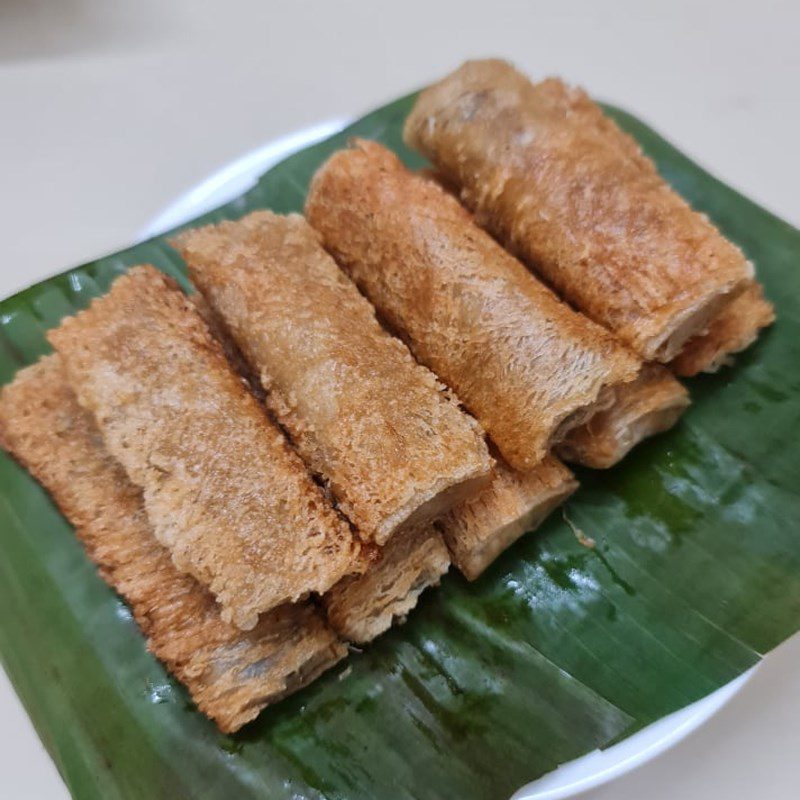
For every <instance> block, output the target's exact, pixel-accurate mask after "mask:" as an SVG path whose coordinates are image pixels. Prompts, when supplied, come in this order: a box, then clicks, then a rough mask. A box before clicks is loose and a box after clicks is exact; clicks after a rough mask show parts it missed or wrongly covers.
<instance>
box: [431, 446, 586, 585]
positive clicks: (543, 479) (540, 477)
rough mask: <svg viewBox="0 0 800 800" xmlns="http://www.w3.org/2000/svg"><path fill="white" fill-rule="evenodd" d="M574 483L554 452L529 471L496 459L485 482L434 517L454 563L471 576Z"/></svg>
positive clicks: (544, 513)
mask: <svg viewBox="0 0 800 800" xmlns="http://www.w3.org/2000/svg"><path fill="white" fill-rule="evenodd" d="M577 488H578V482H577V481H576V480H575V478H574V476H573V475H572V473H571V472H570V471H569V470H568V469H567V468H566V467H565V466H564V465H563V464H562V463H561V462H559V461H558V460H557V459H555V458H553V457H552V456H548V457H547V458H545V460H544V461H543V462H542V463H541V464H539V466H538V467H536V468H535V469H533V470H531V471H530V472H517V471H516V470H514V469H512V468H511V467H509V466H508V464H506V463H504V462H503V461H502V460H498V462H497V464H496V465H495V468H494V471H493V474H492V481H491V483H490V484H489V486H488V487H487V488H486V489H484V490H483V491H481V492H479V493H478V494H476V495H475V496H474V497H472V498H470V499H469V500H467V501H466V502H465V503H462V504H461V505H460V506H458V507H457V508H454V509H453V510H452V511H451V512H450V513H449V514H446V515H445V516H444V517H443V518H442V519H441V520H440V521H439V523H438V524H439V527H440V528H441V530H442V534H443V536H444V540H445V542H446V544H447V548H448V550H449V551H450V556H451V558H452V559H453V563H454V564H455V565H456V566H457V567H458V568H459V569H460V570H461V572H462V573H463V574H464V575H465V577H466V578H467V579H468V580H471V581H473V580H475V578H477V577H478V576H479V575H480V574H481V573H482V572H483V571H484V570H485V569H486V567H488V566H489V564H491V563H492V562H493V561H494V560H495V558H497V556H499V555H500V553H502V552H503V551H504V550H505V549H506V548H507V547H509V546H510V545H512V544H513V543H514V542H516V541H517V539H519V537H520V536H522V534H523V533H525V532H526V531H532V530H534V529H535V528H537V527H538V526H539V525H540V524H541V523H542V522H543V521H544V520H545V519H546V518H547V516H548V514H550V512H551V511H552V510H553V509H554V508H557V507H558V506H559V505H561V503H563V502H564V501H565V500H566V499H567V498H568V497H569V496H570V495H571V494H572V493H573V492H574V491H575V490H576V489H577Z"/></svg>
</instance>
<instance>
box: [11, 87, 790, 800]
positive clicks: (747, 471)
mask: <svg viewBox="0 0 800 800" xmlns="http://www.w3.org/2000/svg"><path fill="white" fill-rule="evenodd" d="M412 102H413V97H405V98H402V99H400V100H398V101H396V102H394V103H391V104H390V105H387V106H385V107H384V108H381V109H379V110H377V111H375V112H374V113H372V114H369V115H368V116H366V117H364V118H363V119H361V120H360V121H358V122H356V123H355V124H354V125H352V126H351V127H350V128H349V129H347V130H346V131H344V132H342V133H341V134H339V135H336V136H334V137H333V138H331V139H330V140H327V141H325V142H323V143H321V144H318V145H316V146H314V147H311V148H309V149H307V150H305V151H303V152H300V153H298V154H296V155H294V156H292V157H290V158H289V159H287V160H286V161H284V162H283V163H281V164H279V165H278V166H276V167H275V168H273V169H272V170H270V172H269V173H267V174H266V175H264V176H263V177H262V178H261V179H260V181H259V182H258V184H257V185H256V186H255V187H254V188H252V189H251V190H250V191H248V192H247V193H246V194H245V195H244V196H242V197H240V198H239V199H237V200H235V201H233V202H232V203H230V204H228V205H226V206H225V207H223V208H220V209H218V210H217V211H214V212H212V213H211V214H208V215H206V216H205V217H203V220H202V221H211V220H220V219H224V218H236V217H239V216H241V215H242V214H245V213H247V212H249V211H251V210H253V209H256V208H263V207H267V208H272V209H275V210H277V211H283V212H285V211H298V210H300V209H301V208H302V202H303V198H304V195H305V191H306V187H307V185H308V181H309V178H310V177H311V175H312V174H313V172H314V170H315V169H316V168H317V167H318V166H319V164H320V163H321V162H322V161H323V160H324V159H325V158H326V157H327V156H328V155H329V154H330V153H331V152H333V151H334V150H336V149H337V148H339V147H341V146H343V145H344V144H345V143H346V142H347V140H348V138H349V137H351V136H353V135H360V136H366V137H370V138H374V139H378V140H380V141H382V142H384V143H385V144H387V145H388V146H390V147H391V148H393V149H394V150H395V151H396V152H398V153H399V154H400V155H401V157H402V158H403V159H404V160H406V162H407V163H408V164H409V165H411V166H418V165H420V163H421V161H420V160H419V158H418V157H417V156H415V155H414V154H412V153H411V152H409V151H408V150H407V149H406V148H405V147H404V146H403V144H402V141H401V135H400V131H401V126H402V121H403V119H404V117H405V115H406V114H407V112H408V110H409V109H410V107H411V103H412ZM607 110H608V112H609V113H610V114H612V116H613V117H614V118H615V119H616V120H617V121H618V122H619V123H620V124H621V125H622V127H624V128H625V129H626V130H627V131H629V132H630V133H631V134H633V135H634V136H635V137H636V138H637V139H638V140H639V142H640V143H641V144H642V146H643V147H644V149H645V150H646V151H647V152H648V153H649V154H650V155H651V156H652V157H653V158H654V159H655V160H656V162H657V164H658V166H659V169H660V170H661V172H662V174H663V175H664V176H665V177H666V178H667V180H668V181H670V183H671V184H672V185H673V186H675V187H676V189H677V190H678V191H680V192H681V193H682V194H683V195H684V196H685V197H687V198H688V200H689V201H690V202H691V203H693V204H694V205H695V206H696V207H697V208H699V209H701V210H702V211H705V212H706V213H708V214H709V216H710V217H711V218H712V219H713V220H714V221H715V222H716V223H717V224H718V225H719V226H720V227H721V228H722V230H723V231H724V232H725V233H726V234H727V235H729V236H730V237H731V238H732V239H734V240H735V241H736V242H738V243H739V244H740V245H741V246H742V247H743V248H744V250H745V251H746V253H747V254H748V256H749V257H750V258H752V259H753V261H754V262H755V263H756V265H757V267H758V270H759V275H760V277H761V279H762V280H763V282H764V283H765V285H766V291H767V295H768V296H769V297H770V298H771V299H773V300H774V301H775V302H776V305H777V312H778V322H777V324H776V325H775V326H774V327H773V328H772V329H771V330H769V331H767V332H766V333H765V334H764V335H763V336H762V337H761V339H760V341H759V342H758V344H757V345H756V346H754V347H753V348H751V349H750V350H749V351H748V352H747V353H745V354H744V355H742V356H741V357H740V358H739V359H738V360H737V364H736V366H735V367H734V368H732V369H726V370H724V371H722V372H720V373H719V374H717V375H712V376H704V377H701V378H699V379H695V380H692V381H690V389H691V393H692V397H693V400H694V404H693V406H692V408H691V409H690V410H689V412H688V413H687V414H686V415H685V417H684V419H683V420H682V421H681V423H680V424H679V425H678V426H677V427H676V428H675V429H674V430H672V431H670V432H669V433H667V434H665V435H662V436H659V437H657V438H656V439H654V440H652V441H650V442H647V443H645V444H644V445H642V446H640V447H639V448H638V449H637V450H636V451H635V452H634V453H632V454H631V455H630V456H629V457H628V458H627V459H626V460H625V462H624V463H623V464H621V465H620V466H619V467H617V468H615V469H613V470H610V471H607V472H591V471H582V472H580V474H579V478H580V480H581V483H582V488H581V490H580V491H579V492H578V494H577V495H576V497H575V498H574V499H573V500H572V501H571V502H570V503H569V505H568V506H567V508H566V511H565V514H563V515H562V513H561V512H557V513H556V514H554V515H553V516H552V518H551V519H550V520H549V522H548V523H547V524H546V525H545V526H544V527H543V528H542V529H541V530H540V531H539V532H538V533H536V534H535V535H530V536H528V537H525V538H523V540H522V541H520V542H519V543H518V544H517V545H516V546H515V547H513V548H511V549H510V550H509V551H508V552H507V553H506V554H505V555H504V556H503V557H502V558H500V559H499V560H498V562H496V563H495V565H494V566H493V567H492V568H491V569H490V570H489V571H488V572H487V573H486V574H485V575H484V576H483V577H482V579H481V580H479V581H477V582H476V583H474V584H467V583H466V582H465V581H464V580H463V579H461V578H460V577H459V576H458V575H456V574H451V575H450V576H448V577H447V578H446V579H445V580H444V581H443V585H442V587H441V589H440V590H438V591H430V592H428V593H427V594H426V595H425V596H424V598H423V599H422V602H421V604H420V607H419V608H418V610H417V611H416V612H415V613H414V614H413V615H412V617H411V619H410V620H409V621H408V623H407V624H406V625H404V626H402V627H400V628H397V629H395V630H393V631H391V632H390V633H389V634H387V635H386V636H384V637H382V638H381V639H380V640H379V641H377V642H375V643H374V644H372V645H371V646H369V647H367V648H366V649H365V650H364V652H362V653H353V654H352V655H351V656H350V659H349V665H350V667H351V668H352V669H351V670H348V671H347V672H345V671H344V670H343V669H341V668H340V669H337V670H334V671H333V672H332V673H329V674H328V675H326V676H325V677H323V678H322V679H321V680H319V681H318V682H317V683H315V684H314V685H313V686H311V687H309V688H308V689H306V690H304V691H303V692H301V693H299V694H297V695H295V696H294V697H291V698H289V699H287V700H285V701H284V702H282V703H280V704H278V705H277V706H275V707H273V708H269V709H267V710H266V711H265V712H264V713H263V714H262V715H261V717H260V718H259V719H258V720H257V721H256V722H254V723H253V724H251V725H249V726H248V727H246V728H245V729H244V730H243V731H241V732H240V733H239V734H237V735H235V736H223V735H222V734H220V733H219V732H218V731H217V730H216V728H215V727H214V726H213V725H212V724H211V723H210V722H208V721H207V720H206V719H205V718H203V717H202V715H200V714H199V713H198V712H197V711H196V709H195V708H194V707H193V705H192V703H191V702H190V700H189V698H188V696H187V694H186V692H185V691H184V689H183V688H182V687H181V686H180V685H179V684H177V683H176V682H175V681H173V680H172V679H171V678H170V677H169V676H168V675H167V674H166V673H165V671H164V669H163V668H162V667H161V665H160V664H159V663H158V662H157V661H155V660H154V659H153V658H152V657H151V656H150V655H149V654H148V653H147V652H146V650H145V646H144V641H143V639H142V637H141V635H140V634H139V632H138V630H137V628H136V626H135V625H134V624H133V622H132V620H131V618H130V614H129V613H128V610H127V608H126V607H125V605H124V604H123V603H122V602H121V601H120V600H119V598H117V597H116V596H115V595H114V594H113V592H111V591H110V590H109V589H108V588H107V587H106V586H105V585H104V584H103V583H102V581H101V580H100V579H99V577H98V576H97V574H96V572H95V570H94V568H93V567H92V566H91V565H90V564H89V562H88V561H87V559H86V558H85V556H84V554H83V552H82V550H81V548H80V546H79V544H78V542H77V541H76V539H75V537H74V536H73V533H72V530H71V529H70V526H69V525H68V524H67V523H66V521H65V520H64V519H63V518H62V516H61V515H60V514H59V512H58V511H57V510H56V509H55V508H54V506H53V505H52V503H51V502H50V500H49V498H48V496H47V495H46V493H45V492H44V491H42V489H41V488H40V487H39V486H38V485H37V484H36V483H35V482H34V481H33V480H32V479H31V478H30V477H29V476H28V475H27V474H26V473H25V471H24V470H22V469H20V468H19V467H18V466H17V465H16V464H15V463H14V462H13V461H12V460H11V459H9V458H8V457H6V456H5V455H2V456H0V537H1V538H2V545H1V546H2V559H1V560H0V604H1V605H2V608H3V614H2V619H1V620H0V653H2V661H3V665H4V667H5V669H6V671H7V672H8V674H9V676H10V678H11V680H12V682H13V684H14V686H15V688H16V691H17V692H18V693H19V695H20V697H21V698H22V701H23V703H24V704H25V707H26V708H27V710H28V713H29V714H30V716H31V718H32V719H33V722H34V724H35V725H36V728H37V730H38V733H39V735H40V737H41V738H42V740H43V742H44V743H45V745H46V747H47V749H48V750H49V752H50V754H51V756H52V758H53V759H54V761H55V762H56V764H57V765H58V768H59V770H60V772H61V775H62V776H63V778H64V780H65V782H66V784H67V786H68V787H69V789H70V791H71V792H72V794H73V795H74V796H75V797H76V798H103V800H109V799H111V798H131V797H136V798H140V797H147V798H149V799H150V800H153V799H156V798H169V800H174V798H188V797H203V798H207V799H208V800H212V799H214V798H233V797H235V798H256V797H258V798H276V799H278V800H280V799H281V798H286V800H288V799H289V798H348V799H350V798H352V799H353V800H355V799H357V798H364V800H380V799H381V798H391V799H392V800H395V799H396V798H452V797H459V798H464V799H465V800H473V799H474V800H478V799H479V798H487V799H489V798H503V797H507V796H509V795H510V794H511V793H512V792H513V791H514V790H515V789H516V788H518V787H519V786H520V785H522V784H524V783H526V782H527V781H530V780H532V779H534V778H536V777H537V776H539V775H541V774H543V773H545V772H547V771H549V770H552V769H553V768H555V767H556V766H557V765H558V764H560V763H562V762H565V761H568V760H570V759H573V758H575V757H577V756H579V755H581V754H582V753H585V752H587V751H590V750H592V749H594V748H597V747H604V746H606V745H608V744H609V743H611V742H614V741H616V740H619V739H620V738H622V737H625V736H627V735H629V734H631V733H632V732H634V731H636V730H638V729H639V728H641V727H643V726H645V725H647V724H648V723H650V722H652V721H654V720H656V719H658V718H659V717H661V716H663V715H665V714H668V713H670V712H672V711H675V710H677V709H679V708H681V707H683V706H685V705H686V704H688V703H691V702H693V701H695V700H697V699H699V698H701V697H703V696H705V695H707V694H708V693H710V692H712V691H713V690H715V689H717V688H718V687H720V686H722V685H724V684H725V683H727V682H728V681H730V680H732V679H733V678H735V677H737V676H738V675H740V674H741V673H742V672H743V671H745V670H747V669H748V668H749V667H751V666H752V665H753V664H755V663H756V662H757V661H758V660H759V659H760V658H761V656H762V655H763V654H764V653H766V652H767V651H769V650H770V649H772V648H773V647H775V646H776V645H777V644H779V643H780V642H781V641H782V640H784V639H785V638H787V637H788V636H790V635H791V634H792V633H794V632H795V630H796V629H797V628H798V626H800V539H799V538H798V522H799V521H800V495H799V494H798V491H797V486H796V484H797V476H798V474H799V473H800V453H799V452H798V449H797V447H796V445H795V436H796V431H797V430H798V427H799V426H800V394H799V393H798V390H800V372H798V370H797V365H798V363H800V307H799V306H798V301H799V300H800V270H798V263H800V232H798V231H796V230H794V229H792V228H791V227H790V226H789V225H787V224H786V223H784V222H782V221H781V220H779V219H777V218H775V217H774V216H772V215H771V214H769V213H768V212H766V211H764V210H763V209H761V208H759V207H758V206H756V205H754V204H753V203H751V202H750V201H749V200H747V199H745V198H744V197H742V196H740V195H739V194H737V193H736V192H734V191H733V190H731V189H730V188H728V187H726V186H724V185H723V184H722V183H720V182H719V181H717V180H716V179H714V178H713V177H711V176H710V175H709V174H708V173H706V172H704V171H703V170H702V169H700V168H699V167H697V166H696V165H695V164H693V163H692V162H691V161H689V160H688V159H687V158H686V157H684V156H683V155H681V154H680V153H679V152H677V151H676V150H675V149H674V148H673V147H671V146H670V145H669V144H667V143H666V142H665V141H664V140H663V139H661V138H660V137H659V136H658V135H657V134H655V133H654V132H653V131H652V130H650V129H649V128H647V127H646V126H644V125H643V124H642V123H640V122H638V121H637V120H636V119H634V118H633V117H631V116H629V115H628V114H626V113H624V112H622V111H619V110H617V109H614V108H608V109H607ZM141 262H150V263H153V264H155V265H156V266H158V267H159V268H161V269H163V270H164V271H165V272H167V273H169V274H171V275H173V276H175V277H177V278H178V279H179V280H181V281H183V282H184V284H185V277H184V272H183V265H182V264H181V262H180V259H179V258H178V257H177V255H176V254H175V253H174V252H173V251H172V250H171V249H170V248H169V246H168V245H167V244H166V242H165V238H163V237H159V238H156V239H153V240H150V241H147V242H144V243H142V244H139V245H136V246H135V247H131V248H129V249H127V250H124V251H122V252H119V253H116V254H114V255H110V256H108V257H105V258H101V259H99V260H97V261H94V262H92V263H89V264H86V265H84V266H81V267H79V268H77V269H73V270H71V271H69V272H66V273H64V274H62V275H59V276H57V277H54V278H51V279H49V280H47V281H44V282H43V283H40V284H37V285H36V286H33V287H31V288H29V289H27V290H25V291H23V292H21V293H20V294H17V295H16V296H14V297H12V298H9V299H7V300H5V301H3V302H2V303H0V382H3V383H5V382H7V381H9V380H10V379H11V378H12V377H13V375H14V373H15V372H16V370H18V369H19V368H20V367H21V366H23V365H26V364H30V363H32V362H33V361H35V360H36V359H37V358H38V357H39V356H40V355H41V354H42V353H44V352H46V351H47V350H48V346H47V344H46V342H45V338H44V332H45V330H46V329H47V328H49V327H51V326H53V325H55V324H56V323H58V321H59V320H60V319H61V318H62V317H63V316H64V315H66V314H71V313H73V312H74V311H76V310H77V309H80V308H82V307H84V306H85V305H86V304H87V303H88V302H89V301H90V300H91V299H92V298H93V297H95V296H97V295H99V294H102V293H103V292H105V291H106V290H107V289H108V286H109V284H110V283H111V282H112V281H113V279H114V278H115V277H116V276H117V275H119V274H120V273H121V272H123V271H124V270H126V269H127V268H128V267H129V266H131V265H133V264H137V263H141ZM575 527H577V528H580V529H581V530H582V531H583V532H584V533H585V534H586V536H590V537H592V538H593V539H594V540H595V541H596V543H597V544H596V547H595V548H594V549H587V548H586V547H584V546H582V545H581V544H580V542H579V541H578V539H577V538H576V536H575V533H574V532H573V528H575Z"/></svg>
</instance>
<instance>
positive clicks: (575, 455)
mask: <svg viewBox="0 0 800 800" xmlns="http://www.w3.org/2000/svg"><path fill="white" fill-rule="evenodd" d="M688 406H689V393H688V392H687V391H686V389H685V387H684V386H682V385H681V383H680V382H679V381H677V380H675V378H674V377H673V375H672V374H671V373H670V371H669V370H668V369H667V368H666V367H663V366H661V365H660V364H645V366H644V368H643V369H642V371H641V372H640V373H639V377H638V378H637V379H636V380H635V381H632V382H631V383H626V384H623V385H622V386H618V387H617V388H616V389H615V391H614V401H613V403H612V404H611V405H610V406H609V407H608V408H607V409H606V410H603V411H599V412H598V413H597V414H594V415H593V416H592V417H591V418H590V419H589V420H588V421H587V422H585V423H584V424H583V425H581V426H579V427H577V428H573V429H572V430H571V431H569V432H568V433H567V435H566V436H565V438H564V439H563V440H562V441H561V442H560V443H559V444H557V445H556V448H555V452H556V453H557V454H558V455H559V456H560V457H561V458H563V459H564V460H565V461H574V462H577V463H578V464H583V465H584V466H587V467H593V468H595V469H606V468H608V467H613V466H614V464H616V463H618V462H619V461H621V460H622V459H623V458H624V457H625V456H626V455H627V454H628V453H629V452H630V450H631V448H632V447H634V445H636V444H638V443H639V442H641V441H642V440H643V439H646V438H648V437H650V436H654V435H655V434H657V433H661V432H662V431H666V430H669V429H670V428H671V427H672V426H673V425H674V424H675V423H676V422H677V421H678V418H679V417H680V415H681V414H682V413H683V412H684V411H685V410H686V408H687V407H688Z"/></svg>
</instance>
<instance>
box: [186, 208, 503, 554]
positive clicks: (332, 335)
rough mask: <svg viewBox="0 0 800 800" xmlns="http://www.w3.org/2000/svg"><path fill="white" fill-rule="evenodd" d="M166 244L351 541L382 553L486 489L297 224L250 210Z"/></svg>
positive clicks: (369, 315)
mask: <svg viewBox="0 0 800 800" xmlns="http://www.w3.org/2000/svg"><path fill="white" fill-rule="evenodd" d="M176 244H177V246H178V247H179V248H180V251H181V253H182V254H183V256H184V258H185V259H186V261H187V263H188V264H189V269H190V274H191V277H192V280H193V281H194V283H195V284H196V285H197V287H198V288H199V289H200V291H201V292H202V293H203V294H204V296H205V297H206V300H207V301H208V303H209V305H210V306H211V307H212V308H213V309H214V312H215V313H216V314H217V316H218V317H219V318H220V319H221V320H222V322H223V323H224V325H225V328H226V329H227V331H228V332H229V334H230V335H231V337H232V338H233V339H234V341H235V342H236V344H237V345H238V346H239V348H240V350H241V351H242V353H243V354H244V356H245V358H246V359H247V361H248V362H249V363H250V364H251V366H252V367H253V370H254V371H255V372H256V373H257V374H258V375H259V377H260V379H261V382H262V384H263V386H264V388H265V390H266V393H267V399H266V402H267V405H268V406H269V408H270V409H271V410H272V412H273V413H274V414H275V417H276V418H277V419H278V421H279V422H280V423H281V425H283V426H284V427H285V428H286V430H287V431H288V432H289V435H290V437H291V439H292V441H293V443H294V445H295V446H296V448H297V450H298V452H299V453H300V455H301V457H302V458H303V460H304V461H305V462H306V465H307V466H308V467H309V469H311V470H312V472H314V473H315V474H316V475H318V476H320V477H321V478H322V479H323V480H324V481H325V482H326V483H327V484H328V486H329V487H330V489H331V491H332V493H333V496H334V497H335V499H336V500H337V502H338V504H339V507H340V509H341V510H342V511H343V512H344V513H345V514H346V515H347V516H348V517H349V518H350V520H351V521H352V522H353V523H354V524H355V525H356V527H357V528H358V531H359V533H360V534H361V535H362V537H363V538H364V539H365V540H367V541H373V542H375V543H377V544H384V543H385V542H386V541H388V539H389V538H390V536H391V535H392V534H393V533H394V531H396V530H397V529H398V528H399V527H401V526H404V525H406V526H409V527H412V526H416V525H420V524H423V523H424V522H425V521H426V520H430V519H433V518H435V517H438V516H439V515H440V514H442V513H443V512H445V511H446V510H447V509H449V508H450V507H451V506H452V505H454V504H455V503H457V502H459V501H460V500H461V499H463V498H464V497H466V496H468V495H469V494H471V493H472V492H473V491H474V490H475V488H476V487H477V486H478V485H479V484H480V483H483V482H485V481H486V479H487V476H488V473H489V469H490V466H491V459H490V457H489V454H488V450H487V448H486V445H485V443H484V441H483V438H482V432H481V431H480V429H479V426H477V425H476V423H475V422H474V420H472V419H470V418H469V417H468V416H467V415H466V414H464V413H463V412H462V411H461V410H460V409H459V407H458V405H457V404H456V403H455V401H454V400H453V399H452V398H451V397H449V396H448V395H447V393H446V392H445V391H444V389H443V387H442V386H441V385H440V384H439V383H438V381H437V380H436V377H435V376H434V375H433V374H432V373H431V372H429V371H428V370H427V369H425V368H424V367H422V366H420V365H419V364H417V363H416V362H415V361H414V359H413V357H412V356H411V354H410V353H409V352H408V349H407V348H406V347H405V345H403V343H402V342H400V341H398V340H397V339H395V338H394V337H393V336H390V335H389V334H388V333H386V332H385V331H384V330H383V329H382V328H381V326H380V325H379V323H378V321H377V320H376V318H375V312H374V309H373V308H372V306H371V305H370V304H369V302H368V301H367V300H366V299H364V298H363V297H362V296H361V295H360V294H359V292H358V290H357V289H356V287H355V286H354V285H353V284H352V282H351V281H350V280H349V279H348V278H347V276H346V275H344V273H342V271H341V270H340V269H339V268H338V267H337V266H336V263H335V262H334V261H333V259H332V258H331V257H330V256H329V255H328V254H327V253H326V252H325V250H324V249H323V248H322V246H321V244H320V243H319V240H318V237H317V235H316V234H315V233H314V231H313V230H312V229H311V227H310V226H309V225H308V224H307V223H306V221H305V220H304V219H303V218H302V217H301V216H299V215H297V214H294V215H290V216H288V217H285V216H278V215H276V214H272V213H270V212H266V211H264V212H257V213H254V214H250V215H249V216H247V217H245V218H244V219H242V220H240V221H239V222H223V223H221V224H219V225H216V226H208V227H206V228H199V229H196V230H193V231H187V232H186V233H184V234H183V235H181V236H180V237H179V239H178V241H177V243H176Z"/></svg>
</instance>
